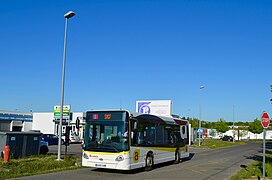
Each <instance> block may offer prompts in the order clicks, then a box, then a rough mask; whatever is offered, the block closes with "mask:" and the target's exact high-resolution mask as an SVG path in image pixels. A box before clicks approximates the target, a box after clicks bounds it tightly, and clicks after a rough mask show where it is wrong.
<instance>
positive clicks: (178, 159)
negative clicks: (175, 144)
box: [174, 149, 180, 164]
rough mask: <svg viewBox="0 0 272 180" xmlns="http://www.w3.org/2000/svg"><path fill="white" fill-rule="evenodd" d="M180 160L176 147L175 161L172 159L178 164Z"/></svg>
mask: <svg viewBox="0 0 272 180" xmlns="http://www.w3.org/2000/svg"><path fill="white" fill-rule="evenodd" d="M179 162H180V152H179V150H178V149H177V150H176V153H175V161H174V163H175V164H178V163H179Z"/></svg>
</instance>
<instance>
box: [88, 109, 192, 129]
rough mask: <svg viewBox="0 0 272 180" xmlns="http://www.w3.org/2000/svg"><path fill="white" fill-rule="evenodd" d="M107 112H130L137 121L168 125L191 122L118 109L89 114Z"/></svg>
mask: <svg viewBox="0 0 272 180" xmlns="http://www.w3.org/2000/svg"><path fill="white" fill-rule="evenodd" d="M107 111H116V112H118V111H119V112H128V113H129V114H130V116H131V117H133V118H136V119H152V120H161V121H164V122H165V123H166V124H178V125H187V124H188V123H189V122H188V121H187V120H185V119H181V118H178V117H166V116H158V115H153V114H143V113H138V112H130V111H128V110H120V109H119V110H117V109H109V110H90V111H87V112H107Z"/></svg>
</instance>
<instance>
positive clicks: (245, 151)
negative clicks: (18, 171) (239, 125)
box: [17, 142, 262, 180]
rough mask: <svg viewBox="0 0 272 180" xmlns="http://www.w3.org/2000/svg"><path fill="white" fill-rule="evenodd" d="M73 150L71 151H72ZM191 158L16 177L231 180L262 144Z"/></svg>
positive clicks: (206, 152) (33, 179) (202, 151)
mask: <svg viewBox="0 0 272 180" xmlns="http://www.w3.org/2000/svg"><path fill="white" fill-rule="evenodd" d="M56 150H57V147H50V153H54V152H57V151H56ZM69 150H70V151H69ZM78 150H79V151H78ZM191 152H192V156H191V159H189V160H186V161H183V162H182V163H180V164H173V163H164V164H161V165H157V166H156V167H155V168H154V169H153V170H152V171H149V172H145V171H143V169H137V170H133V171H129V172H127V171H116V170H103V169H95V168H83V169H78V170H69V171H62V172H57V173H50V174H44V175H36V176H30V177H22V178H17V179H21V180H36V179H37V180H48V179H50V180H61V179H65V180H75V179H78V180H87V179H88V180H91V179H95V180H98V179H103V180H127V179H133V180H138V179H139V180H143V179H144V180H166V179H167V180H178V179H185V180H186V179H194V180H206V179H207V180H208V179H209V180H210V179H211V180H213V179H220V180H221V179H228V178H229V177H231V176H233V175H235V174H236V173H237V172H238V171H239V170H240V169H241V168H245V167H246V165H247V164H248V163H250V162H252V161H253V159H255V158H260V157H261V156H262V143H256V142H249V143H246V144H244V145H240V146H232V147H226V148H220V149H191ZM77 153H80V145H78V144H77V145H72V146H70V147H69V149H68V154H75V155H76V154H77Z"/></svg>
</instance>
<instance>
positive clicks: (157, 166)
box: [91, 153, 195, 174]
mask: <svg viewBox="0 0 272 180" xmlns="http://www.w3.org/2000/svg"><path fill="white" fill-rule="evenodd" d="M194 155H195V153H190V156H189V157H188V158H183V159H182V160H181V163H182V162H183V161H188V160H191V159H192V158H193V156H194ZM173 164H174V163H173V161H169V162H165V163H160V164H156V165H154V168H153V169H159V168H163V167H165V166H170V165H173ZM91 171H97V172H103V173H119V174H138V173H143V172H145V169H144V168H137V169H133V170H128V171H127V170H115V169H99V168H97V169H92V170H91Z"/></svg>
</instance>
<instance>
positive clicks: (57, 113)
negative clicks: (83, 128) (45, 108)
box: [54, 105, 71, 119]
mask: <svg viewBox="0 0 272 180" xmlns="http://www.w3.org/2000/svg"><path fill="white" fill-rule="evenodd" d="M70 110H71V107H70V105H63V111H62V118H63V119H70ZM54 118H55V119H59V118H60V106H54Z"/></svg>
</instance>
